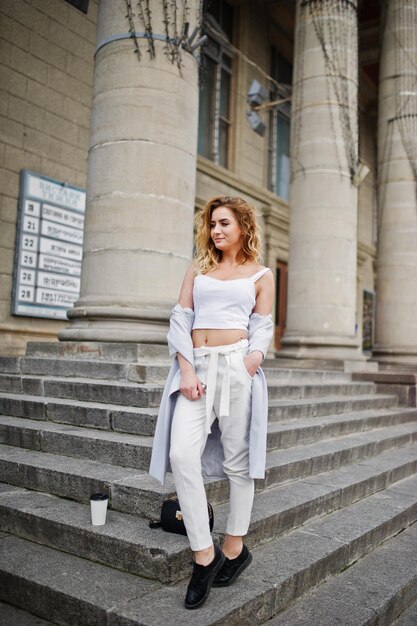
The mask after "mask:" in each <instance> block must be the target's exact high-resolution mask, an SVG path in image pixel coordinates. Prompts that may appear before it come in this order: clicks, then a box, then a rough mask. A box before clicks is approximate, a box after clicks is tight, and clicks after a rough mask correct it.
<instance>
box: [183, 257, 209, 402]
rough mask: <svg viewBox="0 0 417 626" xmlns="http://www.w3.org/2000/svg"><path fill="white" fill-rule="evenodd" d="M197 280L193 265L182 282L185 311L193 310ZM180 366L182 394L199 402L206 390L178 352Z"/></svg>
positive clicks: (188, 363)
mask: <svg viewBox="0 0 417 626" xmlns="http://www.w3.org/2000/svg"><path fill="white" fill-rule="evenodd" d="M194 278H195V268H194V264H191V265H190V267H189V268H188V270H187V271H186V273H185V276H184V280H183V281H182V285H181V290H180V295H179V298H178V303H179V304H180V305H181V306H182V307H183V308H184V309H185V308H188V309H193V308H194V302H193V287H194ZM177 359H178V364H179V366H180V370H181V381H180V392H181V393H182V395H183V396H185V397H186V398H187V399H188V400H198V398H200V397H201V396H203V395H204V388H203V385H202V383H201V381H200V379H199V378H198V377H197V376H196V373H195V371H194V367H193V366H192V365H191V363H190V362H189V361H187V359H185V358H184V357H183V356H182V354H180V353H179V352H177Z"/></svg>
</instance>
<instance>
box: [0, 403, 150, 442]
mask: <svg viewBox="0 0 417 626" xmlns="http://www.w3.org/2000/svg"><path fill="white" fill-rule="evenodd" d="M157 414H158V408H157V407H148V408H140V407H128V406H119V405H117V404H109V403H99V402H80V401H77V400H67V399H65V398H48V397H41V396H33V395H27V394H7V393H0V415H13V416H15V417H24V418H27V419H37V420H50V421H51V422H59V423H62V424H72V425H74V426H82V427H87V428H98V429H101V430H115V431H119V432H124V433H130V434H133V435H153V433H154V431H155V425H156V417H157Z"/></svg>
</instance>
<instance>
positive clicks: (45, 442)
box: [0, 416, 152, 470]
mask: <svg viewBox="0 0 417 626" xmlns="http://www.w3.org/2000/svg"><path fill="white" fill-rule="evenodd" d="M0 443H2V444H6V445H8V446H16V447H19V448H27V449H29V450H40V451H42V452H47V453H50V454H58V455H63V456H66V457H72V458H80V459H91V460H94V461H100V462H102V463H110V464H111V465H120V466H121V467H132V468H136V469H142V470H147V469H148V468H149V463H150V460H151V452H152V439H151V437H142V436H139V435H126V434H123V433H116V432H112V431H102V430H97V429H90V428H77V427H76V426H68V425H66V424H52V423H51V422H46V421H35V420H27V419H24V418H18V417H8V416H0Z"/></svg>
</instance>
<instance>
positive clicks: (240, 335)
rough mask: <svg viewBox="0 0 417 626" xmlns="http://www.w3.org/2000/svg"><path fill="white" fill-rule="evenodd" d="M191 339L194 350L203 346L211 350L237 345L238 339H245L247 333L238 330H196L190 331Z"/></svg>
mask: <svg viewBox="0 0 417 626" xmlns="http://www.w3.org/2000/svg"><path fill="white" fill-rule="evenodd" d="M191 337H192V340H193V346H194V348H202V347H204V346H208V347H209V348H213V347H215V346H227V345H229V344H231V343H237V342H238V341H239V340H240V339H247V337H248V333H247V331H246V330H241V329H239V328H231V329H229V328H227V329H226V328H196V329H195V330H193V331H192V333H191Z"/></svg>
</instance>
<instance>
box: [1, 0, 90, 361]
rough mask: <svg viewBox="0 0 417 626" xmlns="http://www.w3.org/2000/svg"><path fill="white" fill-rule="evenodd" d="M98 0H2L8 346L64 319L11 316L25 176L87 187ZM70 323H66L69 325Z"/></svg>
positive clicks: (13, 349) (4, 345)
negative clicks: (78, 2) (84, 8)
mask: <svg viewBox="0 0 417 626" xmlns="http://www.w3.org/2000/svg"><path fill="white" fill-rule="evenodd" d="M97 7H98V0H90V2H89V9H88V14H87V15H85V14H84V13H81V12H80V11H79V10H77V9H75V8H74V7H72V6H71V5H70V4H68V3H67V2H65V1H64V0H0V137H1V141H0V207H1V208H0V210H1V213H0V352H2V353H8V354H17V353H21V352H22V351H23V350H24V347H25V344H26V341H27V340H31V339H40V338H41V339H55V337H56V333H57V332H58V330H59V329H60V328H62V326H63V323H62V322H54V321H49V320H42V319H36V318H28V317H14V316H11V314H10V310H11V309H10V306H11V305H10V300H11V290H12V274H13V261H14V248H15V236H16V219H17V201H18V194H19V174H20V170H21V169H31V170H33V171H34V172H36V173H40V174H43V175H46V176H50V177H52V178H57V179H59V180H63V181H67V182H68V183H69V184H73V185H78V186H81V187H85V185H86V174H87V170H86V164H87V152H88V137H89V124H90V106H91V94H92V82H93V52H94V47H95V35H96V18H97ZM64 324H65V323H64Z"/></svg>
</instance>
